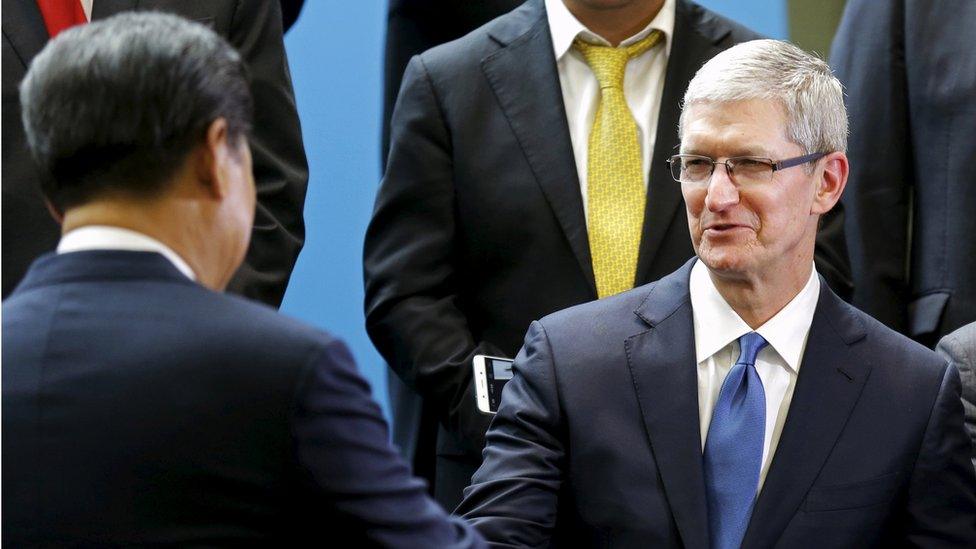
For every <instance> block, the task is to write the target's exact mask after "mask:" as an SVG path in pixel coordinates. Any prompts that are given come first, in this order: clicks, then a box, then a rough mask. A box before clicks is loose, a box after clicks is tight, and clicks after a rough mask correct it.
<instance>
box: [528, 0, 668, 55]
mask: <svg viewBox="0 0 976 549" xmlns="http://www.w3.org/2000/svg"><path fill="white" fill-rule="evenodd" d="M674 4H675V0H665V1H664V4H663V5H662V6H661V9H660V11H658V13H657V15H656V16H655V17H654V19H652V20H651V21H650V22H649V23H648V24H647V26H646V27H645V28H644V29H642V30H641V31H640V32H638V33H637V34H635V35H633V36H631V37H629V38H627V39H626V40H624V41H623V42H621V43H620V45H621V46H627V45H630V44H633V43H635V42H637V41H639V40H641V39H643V38H644V37H646V36H647V35H648V34H650V32H651V30H653V29H657V30H658V31H660V32H661V33H662V34H663V35H664V48H665V50H664V51H665V53H669V52H670V51H671V42H672V37H673V35H674ZM545 7H546V19H547V21H548V23H549V30H550V34H551V35H552V45H553V54H554V55H555V57H556V60H559V59H561V58H562V56H563V55H565V54H566V52H567V51H569V49H570V48H571V47H572V45H573V41H574V40H575V39H576V37H577V36H579V37H581V38H582V39H583V40H586V41H588V42H592V43H595V44H604V45H609V42H607V41H606V40H605V39H604V38H603V37H602V36H600V35H598V34H596V33H594V32H592V31H590V30H589V29H588V28H587V27H586V25H584V24H583V23H581V22H580V21H579V19H577V18H576V17H575V16H574V15H573V14H572V13H571V12H570V11H569V8H567V7H566V4H564V3H563V0H545Z"/></svg>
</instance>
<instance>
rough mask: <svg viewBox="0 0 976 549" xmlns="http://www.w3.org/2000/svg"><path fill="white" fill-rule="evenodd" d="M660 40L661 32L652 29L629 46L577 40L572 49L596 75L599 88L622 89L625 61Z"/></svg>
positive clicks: (625, 67)
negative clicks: (604, 44) (600, 44)
mask: <svg viewBox="0 0 976 549" xmlns="http://www.w3.org/2000/svg"><path fill="white" fill-rule="evenodd" d="M661 38H662V35H661V31H659V30H657V29H654V30H652V31H651V32H650V34H648V35H647V36H645V37H644V38H642V39H640V40H638V41H637V42H634V43H633V44H631V45H629V46H623V47H618V48H614V47H611V46H599V45H596V44H590V43H588V42H584V41H582V40H580V39H579V38H577V39H576V40H574V41H573V47H574V48H576V49H577V50H579V52H580V53H582V54H583V58H584V59H586V64H587V65H589V66H590V69H591V70H592V71H593V74H594V75H596V79H597V81H598V82H599V83H600V88H623V85H624V71H625V70H626V69H627V61H629V60H630V59H632V58H634V57H637V56H638V55H640V54H642V53H644V52H645V51H647V50H649V49H651V48H653V47H654V46H656V45H657V44H658V43H659V42H660V41H661Z"/></svg>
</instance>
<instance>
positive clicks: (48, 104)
mask: <svg viewBox="0 0 976 549" xmlns="http://www.w3.org/2000/svg"><path fill="white" fill-rule="evenodd" d="M20 99H21V104H22V106H23V111H22V115H23V121H24V128H25V130H26V134H27V141H28V145H29V147H30V151H31V154H32V156H33V158H34V159H35V161H36V162H37V164H38V166H39V168H40V170H41V172H42V175H43V176H44V177H43V178H42V181H43V183H42V186H43V191H44V193H45V195H46V196H47V198H48V200H50V201H51V203H52V204H53V205H54V206H55V207H56V208H57V209H59V210H62V211H63V210H66V209H69V208H71V207H73V206H77V205H81V204H84V203H86V202H88V201H90V200H92V199H95V198H98V197H101V196H103V195H111V194H120V195H124V196H127V197H134V198H142V197H152V196H155V195H158V194H160V193H161V191H163V190H164V187H165V186H166V184H167V183H168V182H169V181H170V180H171V179H172V177H173V175H174V174H175V173H176V171H177V170H178V169H179V168H180V167H181V165H182V164H183V161H184V159H185V158H186V157H187V154H188V153H189V152H190V151H191V150H192V149H193V147H194V146H196V145H197V144H199V143H201V142H203V140H204V139H205V133H206V131H207V129H208V127H209V126H210V125H211V123H212V122H214V121H215V120H217V119H219V118H223V119H224V120H226V123H227V134H228V136H229V138H231V139H233V142H235V143H236V142H243V140H242V138H244V137H246V135H247V133H248V131H249V129H250V120H251V96H250V92H249V89H248V82H247V74H246V69H245V66H244V64H243V63H242V61H241V59H240V56H239V55H238V54H237V52H236V51H234V49H233V48H232V47H231V46H230V45H229V44H227V42H225V41H224V40H223V39H222V38H221V37H220V36H218V35H217V34H215V33H214V32H212V31H211V30H210V29H208V28H206V27H204V26H203V25H200V24H197V23H191V22H189V21H187V20H185V19H181V18H179V17H176V16H172V15H166V14H162V13H124V14H120V15H117V16H114V17H111V18H109V19H106V20H103V21H98V22H94V23H91V24H88V25H82V26H79V27H75V28H72V29H69V30H68V31H65V32H63V33H61V34H60V35H58V36H57V37H56V38H55V39H53V40H52V41H51V42H49V43H48V44H47V46H46V47H45V48H44V50H43V51H42V52H41V53H40V54H39V55H38V56H37V57H36V58H35V59H34V61H33V62H32V63H31V66H30V70H29V71H28V73H27V76H26V77H25V78H24V80H23V82H22V83H21V85H20Z"/></svg>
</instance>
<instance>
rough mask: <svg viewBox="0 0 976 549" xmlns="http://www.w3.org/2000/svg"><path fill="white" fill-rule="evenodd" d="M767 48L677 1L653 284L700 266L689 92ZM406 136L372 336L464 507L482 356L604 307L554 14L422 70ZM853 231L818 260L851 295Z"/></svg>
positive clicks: (476, 458) (394, 174)
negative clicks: (737, 57)
mask: <svg viewBox="0 0 976 549" xmlns="http://www.w3.org/2000/svg"><path fill="white" fill-rule="evenodd" d="M756 37H757V36H756V35H755V34H754V33H752V32H750V31H749V30H747V29H745V28H743V27H741V26H739V25H737V24H735V23H733V22H731V21H728V20H727V19H723V18H721V17H719V16H717V15H715V14H713V13H711V12H708V11H706V10H704V9H702V8H701V7H699V6H697V5H695V4H692V3H690V2H687V1H684V0H679V2H678V3H677V12H676V14H675V28H674V42H673V46H672V49H671V54H670V57H669V60H668V67H667V73H666V84H665V86H664V92H663V97H662V101H661V104H662V108H661V112H660V118H659V123H658V130H657V142H656V145H655V150H654V155H653V158H654V161H653V166H652V167H651V168H650V184H649V190H648V197H647V207H646V217H645V222H644V233H643V239H642V242H641V250H640V258H639V261H638V267H637V281H638V282H639V283H646V282H649V281H651V280H656V279H658V278H660V277H661V276H664V275H666V274H668V273H670V272H671V271H673V270H674V269H676V268H677V267H679V266H680V265H681V264H682V263H684V262H685V261H687V260H688V258H690V257H691V256H692V255H693V250H692V246H691V238H690V236H689V234H688V222H687V219H686V216H685V213H684V210H685V208H684V205H683V203H682V198H681V191H680V188H679V185H678V184H676V183H675V182H674V181H673V180H672V179H671V175H670V173H669V171H668V166H667V164H666V163H665V159H666V158H667V157H669V156H670V155H671V154H672V153H673V151H674V150H675V147H676V146H677V132H676V128H677V123H678V114H679V112H678V105H679V102H680V100H681V98H682V96H683V95H684V91H685V88H686V87H687V84H688V82H689V81H690V80H691V78H692V76H693V75H694V73H695V71H697V70H698V68H699V67H700V66H701V65H702V64H703V63H704V62H705V61H706V60H708V59H709V58H711V57H712V56H714V55H715V54H716V53H718V52H720V51H722V50H723V49H725V48H728V47H730V46H732V45H733V44H735V43H738V42H741V41H744V40H749V39H752V38H756ZM392 128H393V131H392V145H391V149H390V156H389V161H388V164H387V169H386V175H385V176H384V179H383V182H382V185H381V188H380V190H379V194H378V197H377V199H376V209H375V211H374V214H373V219H372V222H371V223H370V225H369V229H368V230H367V234H366V243H365V275H366V323H367V330H368V331H369V334H370V337H371V338H372V340H373V342H374V343H375V345H376V347H377V348H378V349H379V351H380V353H381V354H382V355H383V357H384V358H385V359H386V360H387V361H388V363H389V364H390V366H391V367H392V368H393V369H394V370H396V372H397V373H398V374H399V375H400V377H401V378H402V379H403V380H404V381H405V382H406V384H407V386H408V387H409V389H407V388H405V387H402V386H401V387H402V388H403V390H411V391H416V392H418V393H419V394H420V395H422V396H423V397H424V399H425V403H424V405H425V407H427V410H426V412H427V413H426V414H425V416H424V417H423V418H422V419H423V421H424V423H422V424H421V425H420V426H419V428H418V434H417V436H418V439H419V441H420V442H421V443H423V444H426V445H428V446H430V447H433V445H434V440H435V438H436V445H437V452H438V461H437V463H436V472H435V474H434V488H435V493H436V494H437V495H438V499H439V501H441V503H442V504H444V505H445V506H446V507H450V506H451V505H453V504H454V503H456V502H457V501H458V500H459V499H460V493H461V488H463V486H465V485H466V484H467V483H468V480H469V478H470V475H471V473H472V472H473V471H474V469H475V468H476V467H477V464H478V463H479V462H480V455H481V447H482V445H483V436H484V430H485V429H486V428H487V424H488V418H487V417H486V416H484V415H483V414H480V413H479V412H478V411H477V409H476V406H475V398H474V395H473V391H472V389H471V385H472V383H471V380H472V378H473V376H472V374H471V358H472V356H473V355H475V354H478V353H483V354H490V355H502V356H513V355H514V353H515V352H516V350H517V349H518V347H519V345H520V343H521V341H522V336H523V335H524V333H525V329H526V328H527V327H528V325H529V323H530V322H531V321H532V320H534V319H536V318H540V317H541V316H543V315H545V314H548V313H550V312H553V311H557V310H559V309H563V308H566V307H569V306H571V305H575V304H578V303H582V302H585V301H590V300H592V299H596V297H597V295H596V289H595V282H594V276H593V269H592V267H591V260H590V251H589V244H588V241H587V234H586V221H585V219H584V216H583V202H582V198H581V196H580V190H579V180H578V177H577V174H576V164H575V161H574V158H573V151H572V144H571V141H570V136H569V129H568V126H567V121H566V114H565V109H564V106H563V97H562V92H561V91H560V85H559V77H558V73H557V68H556V62H555V58H554V55H553V49H552V41H551V36H550V31H549V26H548V21H547V19H546V14H545V9H544V6H543V2H542V1H541V0H533V1H531V2H528V3H527V4H525V5H523V6H522V7H520V8H519V9H517V10H515V11H513V12H511V13H509V14H507V15H504V16H502V17H500V18H498V19H496V20H494V21H493V22H491V23H489V24H488V25H486V26H484V27H482V28H481V29H479V30H477V31H475V32H473V33H471V34H469V35H467V36H465V37H464V38H462V39H460V40H457V41H455V42H451V43H449V44H445V45H443V46H439V47H437V48H434V49H432V50H430V51H428V52H426V53H424V54H423V55H420V56H418V57H415V58H414V59H413V60H412V61H411V62H410V66H409V67H408V68H407V72H406V75H405V77H404V81H403V85H402V89H401V92H400V97H399V100H398V103H397V107H396V111H395V112H394V115H393V126H392ZM838 221H840V219H839V218H836V217H832V218H829V219H828V220H827V221H826V226H827V231H826V232H825V233H823V234H822V236H826V237H827V238H828V239H829V238H831V237H833V240H832V241H831V242H837V241H838V240H839V241H840V246H833V245H831V244H829V243H827V241H826V240H825V241H824V243H825V245H823V246H820V247H818V254H817V260H818V268H820V269H821V272H825V273H827V275H828V279H829V280H833V281H834V283H836V284H838V286H839V287H843V286H845V284H846V282H845V281H846V269H847V266H846V251H845V250H844V249H843V238H840V239H837V238H836V236H837V235H839V234H840V233H838V232H836V229H838V226H837V224H836V222H838ZM394 402H396V400H394ZM398 412H399V410H397V411H396V412H395V413H398ZM438 419H439V420H440V421H441V424H442V428H440V430H439V432H438V433H437V435H436V437H435V436H434V434H433V431H434V430H435V428H437V427H436V425H437V423H436V422H437V420H438ZM398 442H401V441H399V440H398ZM422 451H423V448H419V449H418V450H417V454H418V455H421V454H422ZM416 470H417V471H423V470H424V468H423V467H422V466H418V467H417V469H416Z"/></svg>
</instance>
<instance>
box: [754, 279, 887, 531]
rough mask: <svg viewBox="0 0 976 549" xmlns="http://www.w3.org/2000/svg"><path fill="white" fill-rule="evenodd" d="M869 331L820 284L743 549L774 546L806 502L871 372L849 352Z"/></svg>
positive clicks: (860, 357) (857, 356) (855, 355)
mask: <svg viewBox="0 0 976 549" xmlns="http://www.w3.org/2000/svg"><path fill="white" fill-rule="evenodd" d="M864 335H865V331H864V326H863V324H862V323H861V321H860V319H859V318H857V317H856V316H855V315H854V313H853V311H852V310H851V309H850V307H849V306H848V305H846V304H844V303H843V302H842V301H841V300H840V298H838V297H837V296H836V295H835V294H834V293H833V292H831V291H830V289H828V288H827V284H826V282H824V281H823V279H821V280H820V300H819V302H818V304H817V310H816V312H815V313H814V316H813V323H812V324H811V326H810V335H809V338H808V340H807V348H806V352H805V353H804V355H803V363H802V367H801V369H800V375H799V378H798V379H797V382H796V389H795V391H794V394H793V401H792V402H791V404H790V408H789V413H788V415H787V418H786V424H785V425H784V426H783V434H782V436H781V437H780V441H779V444H778V446H777V448H776V453H775V454H774V456H773V462H772V464H771V465H770V468H769V473H768V474H767V476H766V482H765V484H764V485H763V489H762V492H761V493H760V494H759V499H758V500H757V501H756V506H755V508H754V510H753V513H752V519H751V521H750V524H749V529H748V530H747V532H746V536H745V539H744V541H743V547H772V546H773V545H775V544H776V541H777V539H778V538H779V536H780V534H781V533H782V532H783V530H784V529H785V528H786V525H787V524H788V523H789V521H790V519H792V518H793V516H794V515H795V514H796V510H797V508H798V507H799V506H800V504H801V503H802V501H803V498H804V497H806V494H807V491H808V490H809V489H810V486H811V485H812V484H813V481H814V480H815V479H816V477H817V474H818V473H819V472H820V469H821V467H822V466H823V464H824V462H825V461H826V459H827V456H828V455H829V454H830V451H831V449H832V448H833V447H834V444H835V443H836V441H837V438H838V437H839V436H840V434H841V432H842V431H843V429H844V425H845V424H846V423H847V419H848V417H850V414H851V411H852V410H853V408H854V405H855V404H856V403H857V400H858V397H860V395H861V390H862V389H863V388H864V384H865V382H866V381H867V378H868V375H869V374H870V373H871V365H870V363H869V361H868V360H866V359H865V357H862V356H860V355H859V354H858V353H857V352H856V351H855V350H853V349H851V348H850V345H851V344H853V343H854V342H856V341H858V340H860V339H862V338H863V337H864Z"/></svg>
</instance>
